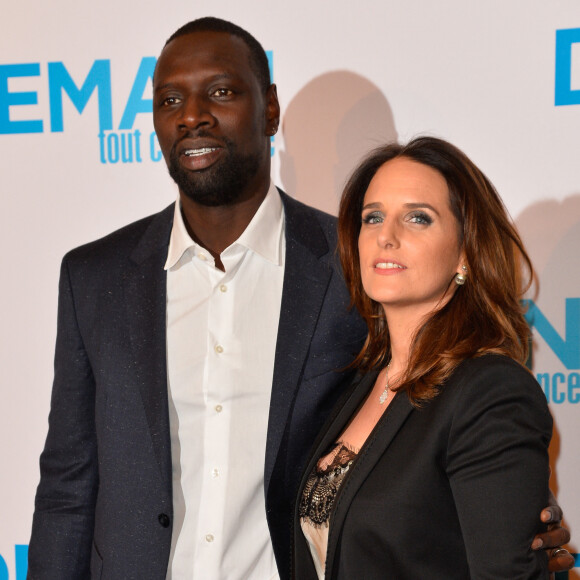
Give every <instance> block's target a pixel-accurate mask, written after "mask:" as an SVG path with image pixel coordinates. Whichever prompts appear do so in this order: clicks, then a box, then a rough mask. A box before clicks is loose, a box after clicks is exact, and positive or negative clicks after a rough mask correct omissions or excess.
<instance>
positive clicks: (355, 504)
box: [292, 355, 552, 580]
mask: <svg viewBox="0 0 580 580" xmlns="http://www.w3.org/2000/svg"><path fill="white" fill-rule="evenodd" d="M375 380H376V373H370V374H368V375H366V376H364V377H362V379H357V381H355V382H354V383H353V385H352V386H351V389H350V392H349V391H347V392H345V393H344V394H343V399H342V400H341V401H340V402H339V403H337V407H336V409H335V410H334V411H333V413H331V418H330V419H329V420H328V423H327V424H326V425H325V426H324V428H323V429H322V431H321V433H320V436H319V437H318V438H317V441H316V443H315V445H314V449H313V451H312V454H311V456H310V459H309V460H308V462H307V465H306V468H305V470H304V477H303V479H302V482H301V485H300V489H302V488H303V487H304V485H305V483H306V479H307V477H308V475H309V474H310V473H311V471H312V469H313V468H314V466H315V464H316V462H317V461H318V459H319V458H320V457H321V456H322V455H323V454H324V453H327V452H328V449H329V448H330V446H331V444H333V443H334V442H335V441H337V440H338V438H339V437H340V434H341V433H342V432H343V430H344V428H345V426H346V425H347V424H348V422H349V421H350V419H351V418H352V416H353V415H354V414H355V412H356V410H357V409H358V408H359V406H360V405H361V404H362V402H363V401H364V399H365V398H366V397H367V395H368V393H369V391H370V390H371V389H372V387H373V385H374V383H375ZM551 433H552V418H551V416H550V412H549V410H548V405H547V402H546V397H545V396H544V394H543V392H542V390H541V388H540V386H539V385H538V383H537V382H536V381H535V380H534V378H533V377H532V375H531V374H530V373H529V372H528V371H527V370H526V369H525V368H523V367H522V366H521V365H519V364H518V363H516V362H514V361H513V360H511V359H509V358H507V357H503V356H498V355H486V356H484V357H480V358H475V359H470V360H466V361H464V362H463V363H462V364H461V365H460V366H459V367H458V369H457V370H456V371H455V373H454V374H453V375H452V376H451V378H450V379H449V380H448V382H447V383H446V384H445V386H444V387H443V388H442V390H441V392H440V394H439V395H438V396H437V397H435V399H433V400H432V401H431V402H430V403H428V404H426V405H425V406H423V407H421V408H415V407H413V406H412V405H411V404H410V402H409V399H408V397H407V396H406V395H405V394H404V393H398V394H397V395H396V396H395V398H394V399H393V401H392V402H391V404H390V405H389V406H388V407H387V409H386V411H385V413H384V414H383V416H382V417H381V419H380V420H379V422H378V424H377V425H376V427H375V429H374V430H373V431H372V433H371V434H370V436H369V437H368V439H367V441H366V442H365V444H364V446H363V448H362V449H361V451H360V453H359V455H358V457H357V459H356V462H355V463H354V464H353V466H352V467H351V468H350V470H349V473H348V475H347V478H346V479H345V481H344V483H343V485H342V487H341V488H340V490H339V492H338V495H337V497H336V499H335V502H334V506H333V511H332V514H331V518H330V529H329V538H328V550H327V559H326V575H325V578H327V579H328V580H330V579H333V580H334V579H340V580H350V579H351V578H364V579H365V580H375V579H376V580H379V579H382V578H396V579H397V580H416V579H418V578H421V579H423V578H428V579H429V580H455V579H456V580H466V579H468V578H478V579H479V578H481V579H483V578H493V579H494V580H495V579H500V578H505V579H506V580H514V579H516V578H521V579H522V580H523V579H532V578H534V579H541V578H543V579H546V580H547V578H548V577H549V573H548V567H547V563H548V557H547V554H546V553H545V552H544V551H543V550H540V551H539V552H532V550H531V549H530V545H531V543H532V539H533V537H534V535H535V534H536V533H538V532H540V531H543V530H542V524H541V523H540V521H539V519H538V514H539V513H540V511H541V510H542V508H543V507H544V506H545V505H547V502H548V480H549V476H550V470H549V462H548V445H549V442H550V437H551ZM292 577H293V578H295V579H296V580H317V578H318V576H317V575H316V571H315V568H314V564H313V561H312V557H311V555H310V550H309V548H308V544H307V542H306V540H305V538H304V534H303V533H302V529H301V527H300V522H299V515H298V502H296V507H295V514H294V547H293V570H292Z"/></svg>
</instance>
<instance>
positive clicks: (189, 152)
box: [183, 147, 218, 157]
mask: <svg viewBox="0 0 580 580" xmlns="http://www.w3.org/2000/svg"><path fill="white" fill-rule="evenodd" d="M217 150H218V147H201V148H199V149H186V150H185V151H184V152H183V154H184V155H185V156H186V157H199V156H200V155H207V154H208V153H212V152H213V151H217Z"/></svg>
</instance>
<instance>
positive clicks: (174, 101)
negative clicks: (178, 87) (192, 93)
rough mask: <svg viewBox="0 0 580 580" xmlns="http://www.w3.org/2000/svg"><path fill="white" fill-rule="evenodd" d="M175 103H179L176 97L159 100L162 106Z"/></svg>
mask: <svg viewBox="0 0 580 580" xmlns="http://www.w3.org/2000/svg"><path fill="white" fill-rule="evenodd" d="M176 103H179V98H178V97H165V98H164V99H163V100H162V101H161V104H162V105H163V106H164V107H167V106H170V105H175V104H176Z"/></svg>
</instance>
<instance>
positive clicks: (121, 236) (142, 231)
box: [29, 193, 366, 580]
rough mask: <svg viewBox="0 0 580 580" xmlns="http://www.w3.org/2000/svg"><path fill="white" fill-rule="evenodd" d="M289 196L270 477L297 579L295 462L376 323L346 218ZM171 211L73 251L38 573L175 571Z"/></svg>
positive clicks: (283, 549)
mask: <svg viewBox="0 0 580 580" xmlns="http://www.w3.org/2000/svg"><path fill="white" fill-rule="evenodd" d="M281 196H282V200H283V203H284V211H285V220H286V230H285V231H286V266H285V268H286V269H285V276H284V286H283V293H282V305H281V314H280V323H279V330H278V340H277V344H276V358H275V366H274V378H273V387H272V398H271V405H270V416H269V423H268V440H267V448H266V457H265V467H264V479H265V493H266V507H267V516H268V523H269V526H270V530H271V537H272V541H273V544H274V549H275V553H276V558H277V563H278V565H279V567H280V573H281V576H282V578H287V577H288V576H289V567H290V553H289V547H290V543H291V527H292V504H293V498H294V496H295V494H296V488H297V485H298V479H299V475H300V470H298V471H297V470H296V466H302V465H303V463H304V461H305V459H306V456H307V452H308V449H309V447H310V446H311V444H312V441H313V440H314V438H315V436H316V433H317V431H318V428H319V426H320V424H321V423H322V421H323V420H324V419H325V418H326V416H327V415H328V412H329V411H330V409H331V408H332V406H333V404H334V403H335V400H336V397H337V394H338V392H339V391H338V390H337V385H338V384H339V383H341V378H343V377H344V376H345V375H347V374H348V373H344V372H343V373H341V372H338V371H337V369H343V368H344V367H345V366H346V365H347V364H348V363H349V362H350V361H351V360H352V358H353V356H354V355H355V354H356V353H357V352H358V350H359V349H360V347H361V344H362V341H363V339H364V337H365V336H366V328H365V326H364V324H363V323H362V321H361V320H360V318H359V317H358V316H357V315H356V314H355V313H353V312H349V311H348V302H349V300H348V295H347V292H346V288H345V286H344V282H343V279H342V275H341V272H340V268H339V267H338V266H337V262H336V256H335V252H334V249H335V245H336V231H335V230H336V220H335V218H332V217H331V216H328V215H326V214H324V213H322V212H319V211H317V210H314V209H312V208H309V207H307V206H305V205H303V204H301V203H299V202H297V201H295V200H293V199H291V198H289V197H288V196H286V195H285V194H283V193H281ZM172 220H173V205H172V206H170V207H168V208H166V209H165V210H164V211H162V212H161V213H159V214H156V215H154V216H151V217H149V218H146V219H144V220H141V221H139V222H136V223H134V224H131V225H129V226H127V227H125V228H123V229H121V230H119V231H117V232H114V233H113V234H111V235H109V236H107V237H105V238H103V239H101V240H98V241H96V242H93V243H91V244H88V245H85V246H82V247H80V248H77V249H76V250H73V251H72V252H70V253H69V254H67V256H65V258H64V260H63V263H62V268H61V278H60V286H59V312H58V332H57V344H56V353H55V377H54V384H53V393H52V401H51V412H50V417H49V432H48V436H47V440H46V445H45V449H44V451H43V453H42V456H41V460H40V467H41V481H40V484H39V486H38V490H37V495H36V505H35V514H34V520H33V528H32V537H31V540H30V546H29V578H38V579H41V580H49V579H54V580H62V579H64V578H66V579H67V580H72V579H77V578H78V579H81V578H88V577H92V578H103V579H107V580H109V579H119V580H129V579H132V578H134V579H136V580H137V579H138V580H142V579H143V578H147V580H155V579H159V580H164V579H165V576H166V572H167V565H168V559H169V551H170V546H171V532H172V517H173V504H172V489H171V487H172V485H171V482H172V477H171V445H170V436H169V413H168V399H167V368H166V323H165V318H166V312H165V310H166V308H165V302H166V273H165V271H164V269H163V266H164V263H165V260H166V257H167V247H168V243H169V236H170V232H171V227H172Z"/></svg>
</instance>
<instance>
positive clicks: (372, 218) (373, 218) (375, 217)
mask: <svg viewBox="0 0 580 580" xmlns="http://www.w3.org/2000/svg"><path fill="white" fill-rule="evenodd" d="M382 221H383V214H382V213H380V212H378V211H373V212H371V213H367V214H366V215H363V218H362V222H363V224H380V223H381V222H382Z"/></svg>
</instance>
